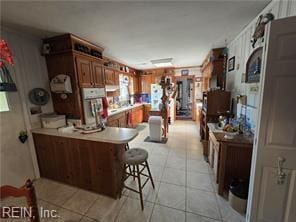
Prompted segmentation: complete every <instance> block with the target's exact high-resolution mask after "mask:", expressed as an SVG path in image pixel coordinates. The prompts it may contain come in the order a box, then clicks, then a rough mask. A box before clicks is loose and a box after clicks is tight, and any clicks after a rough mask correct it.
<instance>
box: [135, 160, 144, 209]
mask: <svg viewBox="0 0 296 222" xmlns="http://www.w3.org/2000/svg"><path fill="white" fill-rule="evenodd" d="M136 169H137V174H138V176H137V177H138V186H139V194H140V200H141V208H142V210H144V204H143V193H142V185H141V174H140V173H139V172H140V170H139V165H136Z"/></svg>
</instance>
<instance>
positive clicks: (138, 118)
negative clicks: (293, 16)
mask: <svg viewBox="0 0 296 222" xmlns="http://www.w3.org/2000/svg"><path fill="white" fill-rule="evenodd" d="M132 122H133V125H134V127H136V126H137V125H138V124H140V123H142V122H143V106H140V107H137V108H134V109H132Z"/></svg>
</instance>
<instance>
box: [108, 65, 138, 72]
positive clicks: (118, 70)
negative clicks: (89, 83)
mask: <svg viewBox="0 0 296 222" xmlns="http://www.w3.org/2000/svg"><path fill="white" fill-rule="evenodd" d="M104 68H107V69H111V70H113V71H115V72H119V73H122V74H135V73H132V72H125V71H121V70H120V69H116V68H113V67H109V66H105V65H104Z"/></svg>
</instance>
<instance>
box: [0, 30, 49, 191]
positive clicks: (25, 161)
mask: <svg viewBox="0 0 296 222" xmlns="http://www.w3.org/2000/svg"><path fill="white" fill-rule="evenodd" d="M1 29H2V30H1V31H2V33H1V38H3V39H5V40H6V41H7V42H8V46H9V48H10V49H11V51H12V53H13V58H14V61H15V65H14V66H13V67H10V73H11V74H12V77H13V79H14V80H15V82H16V85H17V88H18V91H17V92H9V93H7V96H8V102H9V106H10V111H8V112H2V113H0V159H1V165H0V166H1V178H0V179H1V181H0V182H1V185H2V184H11V185H14V186H20V185H22V184H24V182H25V180H26V179H27V178H31V179H33V178H35V177H39V171H38V166H37V162H36V155H35V150H34V146H33V141H32V135H31V134H29V139H28V140H27V142H26V143H24V144H22V143H21V142H20V141H19V140H18V135H19V132H20V131H21V130H27V131H28V132H29V131H30V130H31V129H32V128H34V127H38V126H40V121H39V116H38V115H31V114H30V107H32V106H34V105H33V104H31V103H30V101H29V99H28V93H29V91H30V90H31V89H32V88H35V87H41V88H46V89H47V90H48V77H47V69H46V63H45V59H44V57H42V56H41V55H40V46H41V40H40V39H39V38H36V37H34V36H30V35H25V34H23V33H19V32H17V31H15V30H11V29H9V28H3V27H1ZM42 111H43V112H44V113H45V112H52V111H53V107H52V103H51V101H50V102H49V103H48V104H47V105H45V106H42Z"/></svg>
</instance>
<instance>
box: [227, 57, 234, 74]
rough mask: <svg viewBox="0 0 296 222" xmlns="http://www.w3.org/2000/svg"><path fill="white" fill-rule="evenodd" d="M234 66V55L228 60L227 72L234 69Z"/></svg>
mask: <svg viewBox="0 0 296 222" xmlns="http://www.w3.org/2000/svg"><path fill="white" fill-rule="evenodd" d="M234 67H235V57H234V56H233V57H231V58H230V59H229V60H228V72H230V71H232V70H234Z"/></svg>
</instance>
